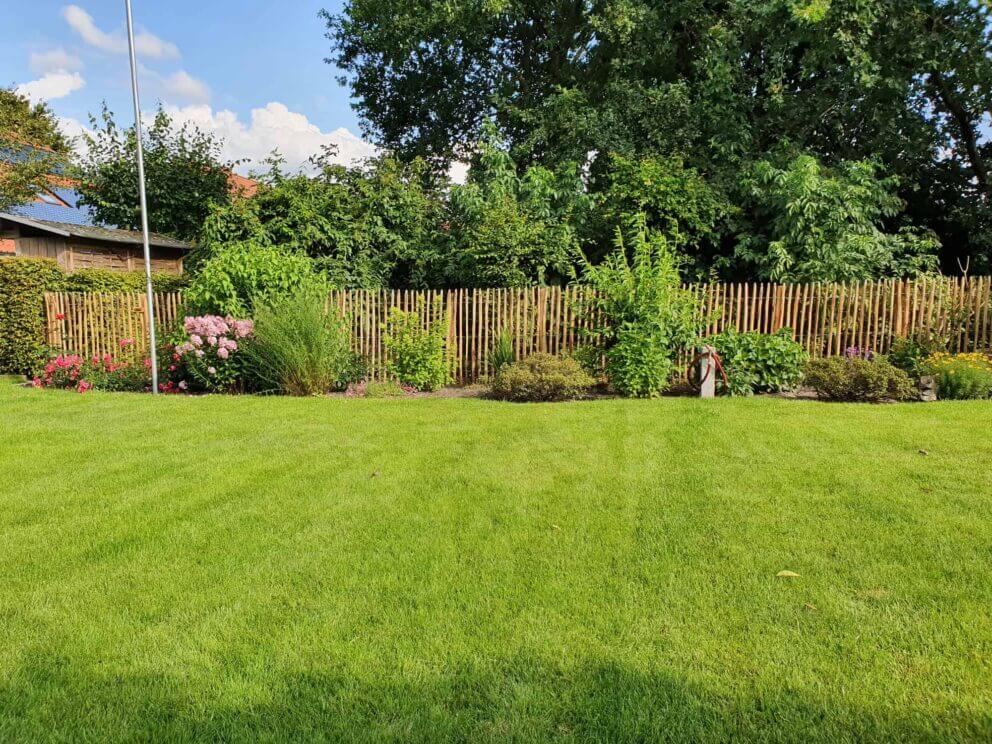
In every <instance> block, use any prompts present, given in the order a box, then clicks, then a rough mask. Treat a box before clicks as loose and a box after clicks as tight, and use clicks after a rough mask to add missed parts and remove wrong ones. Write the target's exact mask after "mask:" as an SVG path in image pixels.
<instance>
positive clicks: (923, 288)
mask: <svg viewBox="0 0 992 744" xmlns="http://www.w3.org/2000/svg"><path fill="white" fill-rule="evenodd" d="M688 288H689V289H690V290H691V291H692V292H695V293H696V294H697V295H698V296H699V298H700V299H701V300H702V310H701V312H702V320H703V324H704V329H705V333H706V334H707V335H709V334H713V333H719V332H720V331H722V330H724V329H726V328H736V329H737V330H739V331H751V330H758V331H764V332H774V331H777V330H779V329H781V328H789V329H791V330H792V331H793V335H794V337H795V338H796V339H797V340H798V341H799V342H800V343H801V344H803V346H804V347H805V348H806V349H807V350H808V351H809V352H810V354H812V355H813V356H825V355H832V354H840V353H843V351H844V350H845V349H846V348H848V347H849V346H860V347H862V348H870V349H873V350H875V351H877V352H883V353H884V352H885V351H887V350H888V348H889V347H890V345H891V343H892V340H893V339H894V338H897V337H899V336H905V335H909V334H911V333H915V332H925V333H931V334H934V335H937V336H941V337H945V338H947V339H948V340H949V343H950V346H951V348H952V350H955V351H971V350H985V349H989V348H990V347H992V277H967V278H961V277H958V278H951V277H936V278H932V277H929V278H923V279H917V280H912V281H904V280H886V281H879V282H859V283H848V284H762V283H742V284H703V285H690V286H689V287H688ZM588 291H589V290H588V289H586V288H582V287H531V288H527V289H453V290H437V291H427V290H424V291H421V290H378V291H375V290H372V291H366V290H342V291H335V292H333V293H332V294H331V297H330V303H331V304H333V305H334V306H336V307H337V308H338V309H339V310H340V311H342V312H343V313H344V314H345V315H346V316H347V317H348V319H349V322H350V324H351V327H352V332H353V338H354V346H355V349H356V351H358V352H360V353H361V354H362V355H364V356H365V357H366V358H367V359H368V360H369V363H370V366H371V370H372V373H373V374H374V375H375V376H376V377H381V376H382V375H383V374H384V370H385V362H386V351H385V347H384V345H383V339H382V336H383V332H382V324H383V323H384V322H385V320H386V316H387V315H388V313H389V310H390V308H393V307H398V308H400V309H402V310H407V311H416V312H419V313H420V315H421V317H422V318H423V319H424V321H425V322H426V321H427V320H430V319H438V318H443V317H446V318H447V328H448V348H449V350H450V351H451V353H452V357H453V363H454V366H455V376H456V378H457V379H458V381H460V382H471V381H474V380H476V379H478V378H479V377H481V376H483V375H486V374H488V373H489V371H490V368H489V362H488V356H489V350H490V349H491V348H492V347H493V344H494V343H495V341H496V338H497V337H498V335H499V334H500V333H501V332H502V331H503V330H506V331H507V332H508V333H509V334H510V335H511V337H512V339H513V343H514V345H515V347H516V352H517V355H518V357H519V356H525V355H527V354H530V353H534V352H538V351H546V352H550V353H552V354H556V353H560V352H563V351H568V350H571V349H573V348H575V347H576V346H577V345H579V344H582V343H588V340H587V333H586V331H588V329H589V328H590V318H588V317H586V316H585V315H584V314H582V313H581V312H580V311H579V310H580V305H581V298H582V297H583V295H584V293H586V292H588ZM181 315H182V297H181V295H180V294H177V293H170V294H159V295H157V296H156V299H155V318H156V321H157V322H158V323H159V325H160V326H162V327H168V326H170V325H171V324H174V323H176V322H177V321H178V320H179V319H180V318H181ZM45 317H46V334H47V341H48V344H49V345H50V346H52V347H54V348H58V349H63V350H65V351H70V352H74V353H78V354H83V355H86V356H91V355H103V354H108V353H109V354H113V353H115V352H116V351H117V349H118V348H119V342H120V340H121V339H124V338H130V339H134V340H135V342H136V344H137V346H138V348H144V346H145V345H146V342H145V331H144V329H145V327H146V326H145V324H146V318H147V303H146V301H145V297H144V295H142V294H96V293H92V294H69V293H49V294H46V296H45Z"/></svg>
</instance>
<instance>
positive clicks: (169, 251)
mask: <svg viewBox="0 0 992 744" xmlns="http://www.w3.org/2000/svg"><path fill="white" fill-rule="evenodd" d="M11 237H12V238H13V240H14V246H15V255H17V256H24V257H27V258H52V259H55V260H56V261H58V263H59V265H60V266H61V267H62V268H64V269H66V270H67V271H78V270H79V269H110V270H111V271H138V270H140V269H142V268H143V267H144V258H143V252H142V249H141V246H136V245H129V244H125V243H112V242H109V241H108V242H101V241H98V240H88V239H84V238H75V237H71V238H63V237H59V236H54V235H51V236H44V237H41V236H27V235H17V234H14V235H12V236H11ZM152 271H155V272H161V273H168V274H182V273H183V252H182V251H180V250H178V249H175V248H161V247H157V246H152Z"/></svg>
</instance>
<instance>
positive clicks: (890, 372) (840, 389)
mask: <svg viewBox="0 0 992 744" xmlns="http://www.w3.org/2000/svg"><path fill="white" fill-rule="evenodd" d="M806 384H807V385H809V386H810V387H811V388H813V389H814V390H816V394H817V395H818V396H819V397H820V398H822V399H824V400H837V401H849V402H865V403H875V402H879V401H883V400H911V399H913V398H916V397H917V391H916V389H915V387H914V386H913V382H912V380H910V379H909V375H907V374H906V373H905V372H904V371H902V370H901V369H897V368H896V367H893V366H892V365H891V364H889V363H888V362H887V361H885V360H884V359H878V358H876V359H874V360H873V361H869V360H867V359H864V358H863V357H861V356H839V357H830V358H828V359H814V360H813V361H811V362H810V363H809V364H808V365H807V366H806Z"/></svg>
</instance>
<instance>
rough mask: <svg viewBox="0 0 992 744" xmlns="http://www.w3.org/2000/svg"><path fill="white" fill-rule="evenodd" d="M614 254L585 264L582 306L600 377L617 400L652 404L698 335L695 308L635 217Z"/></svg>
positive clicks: (674, 264)
mask: <svg viewBox="0 0 992 744" xmlns="http://www.w3.org/2000/svg"><path fill="white" fill-rule="evenodd" d="M615 246H616V247H615V250H614V251H613V253H611V254H610V255H609V256H607V257H606V259H605V260H604V261H603V262H602V263H601V264H599V265H595V266H594V265H592V264H591V263H588V262H587V263H586V265H585V269H584V272H583V278H584V280H585V282H586V283H587V284H588V285H589V286H590V287H591V288H592V289H593V290H594V291H593V293H592V294H591V295H590V296H589V297H588V299H586V300H585V301H584V303H583V308H582V309H583V311H584V312H587V313H589V317H590V318H591V319H593V321H594V323H593V327H592V329H591V331H590V335H592V336H593V337H599V338H600V339H601V340H602V343H603V347H604V349H605V354H606V375H607V378H608V379H609V381H610V384H611V385H612V386H613V387H614V388H616V390H618V391H619V392H620V393H622V394H623V395H627V396H631V397H638V398H644V397H652V396H656V395H660V394H661V393H662V392H664V391H665V390H666V389H667V388H668V385H669V382H670V379H671V376H672V371H673V368H674V364H675V357H676V355H677V354H678V352H679V351H680V350H682V349H685V348H687V347H689V346H690V345H691V344H692V343H693V341H694V340H695V339H696V337H697V336H698V333H699V312H698V310H699V303H698V300H696V298H695V297H694V296H693V295H692V294H691V293H690V292H688V291H686V290H683V289H682V288H681V286H680V278H679V271H678V260H677V258H676V256H675V252H674V251H673V250H672V248H671V246H670V245H669V243H668V241H667V240H666V239H665V238H664V237H663V236H661V235H659V234H657V233H652V232H651V231H649V230H648V228H647V225H646V222H645V217H644V215H643V214H639V215H636V216H635V217H634V218H633V219H632V220H631V221H630V224H629V227H628V230H627V233H626V237H625V235H624V233H623V232H622V231H621V230H620V229H618V230H617V236H616V243H615Z"/></svg>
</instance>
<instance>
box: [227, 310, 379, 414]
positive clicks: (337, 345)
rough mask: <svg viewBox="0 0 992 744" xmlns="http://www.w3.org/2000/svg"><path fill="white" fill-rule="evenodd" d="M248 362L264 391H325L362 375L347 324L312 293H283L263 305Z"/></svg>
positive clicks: (258, 316) (258, 313) (247, 352)
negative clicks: (270, 302)
mask: <svg viewBox="0 0 992 744" xmlns="http://www.w3.org/2000/svg"><path fill="white" fill-rule="evenodd" d="M246 366H247V368H248V372H249V376H250V377H252V378H254V379H253V382H254V384H255V385H256V386H257V387H258V388H259V389H261V390H263V391H278V392H281V393H287V394H289V395H321V394H323V393H326V392H328V391H330V390H343V389H344V388H345V387H347V386H348V384H349V383H351V382H357V381H358V380H359V379H361V377H362V376H363V372H364V370H363V365H362V363H361V359H360V358H359V357H356V355H355V354H354V353H353V352H352V351H351V333H350V330H349V328H348V324H347V323H346V322H345V320H344V319H343V318H342V317H341V316H340V315H339V314H338V313H337V312H335V311H332V310H328V309H327V307H326V297H324V296H322V295H318V294H315V293H312V292H309V293H303V294H299V295H291V296H288V297H282V298H280V299H279V300H277V301H275V302H274V303H272V304H267V305H263V306H261V307H259V308H258V309H257V310H256V313H255V328H254V336H253V338H252V340H251V342H250V343H249V344H247V346H246Z"/></svg>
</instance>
